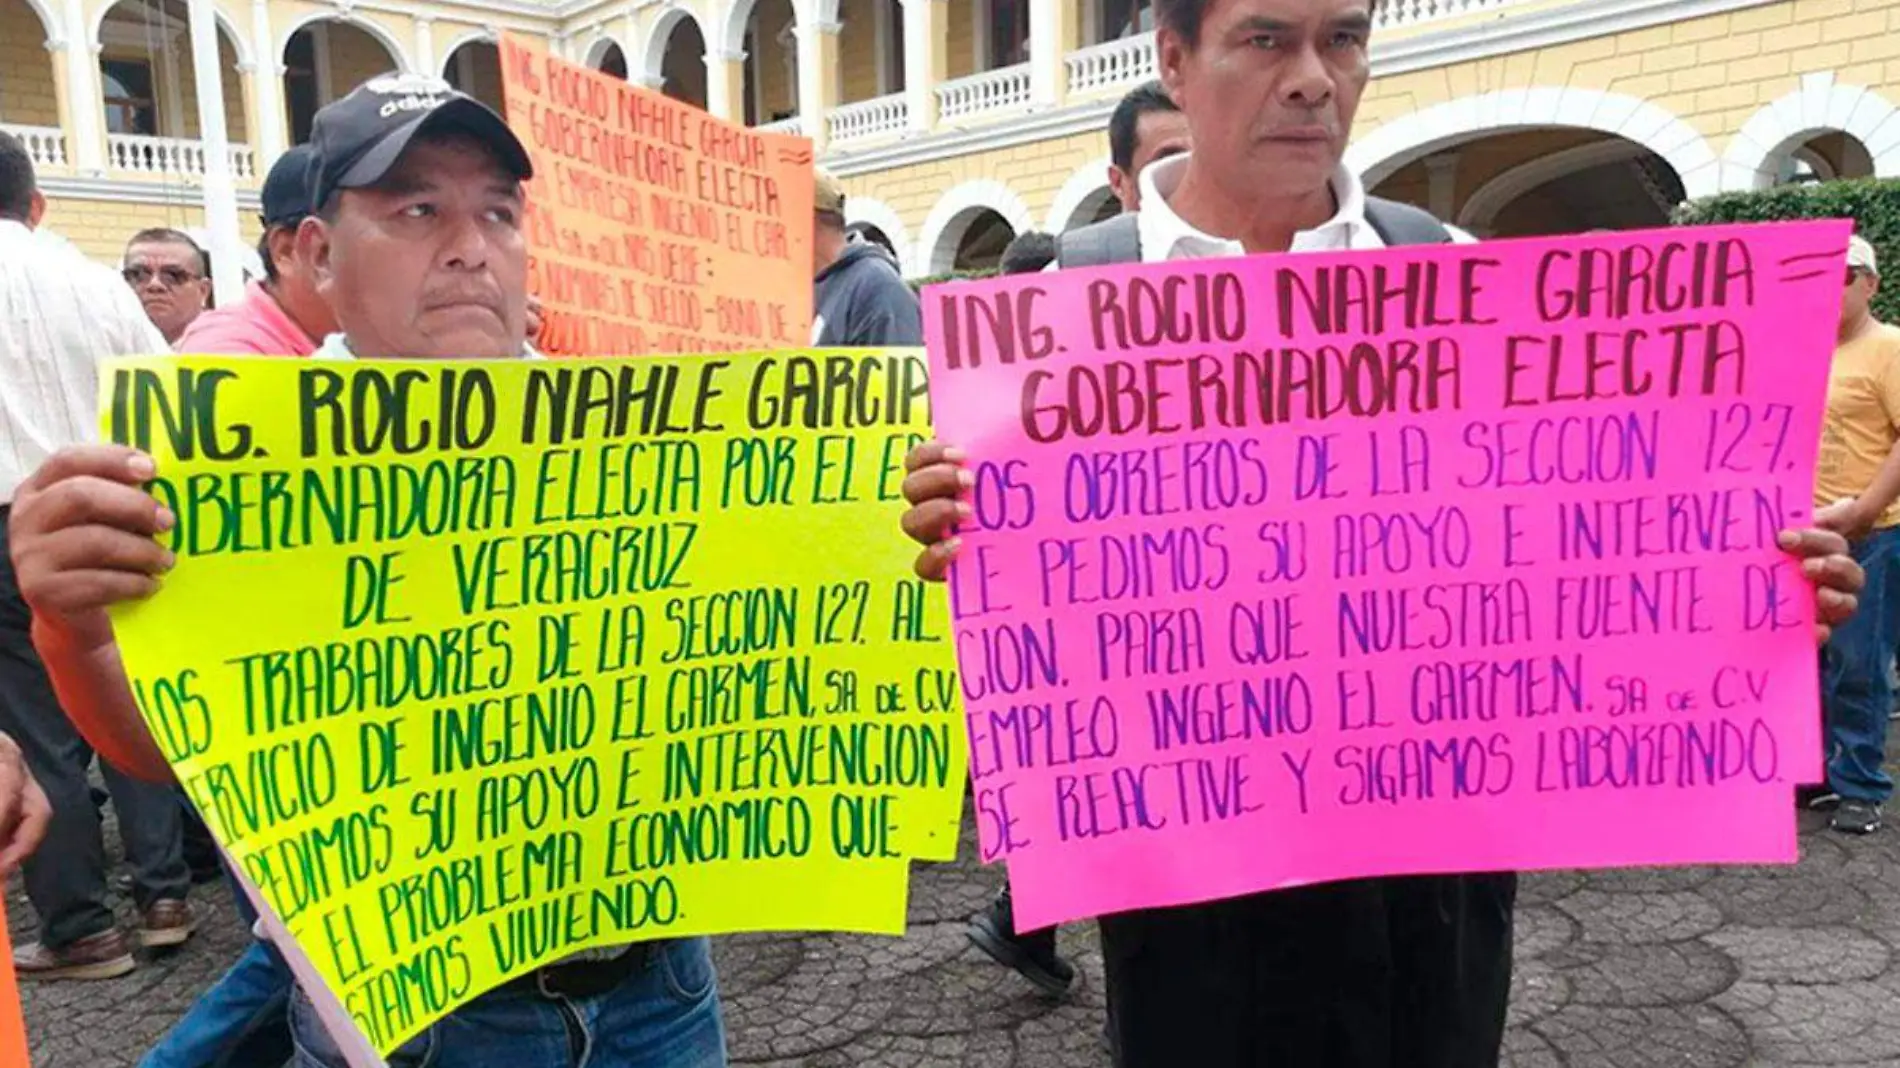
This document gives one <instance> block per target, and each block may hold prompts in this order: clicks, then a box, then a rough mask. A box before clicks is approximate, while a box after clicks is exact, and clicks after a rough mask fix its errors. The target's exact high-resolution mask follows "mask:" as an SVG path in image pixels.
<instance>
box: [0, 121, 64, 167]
mask: <svg viewBox="0 0 1900 1068" xmlns="http://www.w3.org/2000/svg"><path fill="white" fill-rule="evenodd" d="M0 130H5V131H6V132H8V133H10V134H12V135H13V136H15V137H17V138H19V139H20V143H21V144H23V145H25V146H26V154H27V156H29V157H30V158H31V159H32V160H33V166H35V167H64V166H65V165H66V135H65V134H64V133H63V132H61V131H60V129H59V127H57V126H15V125H13V124H12V123H0Z"/></svg>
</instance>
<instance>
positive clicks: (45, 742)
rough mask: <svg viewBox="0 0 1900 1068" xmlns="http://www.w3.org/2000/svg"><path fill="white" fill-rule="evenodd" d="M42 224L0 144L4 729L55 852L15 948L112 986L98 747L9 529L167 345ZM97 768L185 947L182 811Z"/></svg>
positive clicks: (126, 963)
mask: <svg viewBox="0 0 1900 1068" xmlns="http://www.w3.org/2000/svg"><path fill="white" fill-rule="evenodd" d="M45 213H46V199H45V197H43V196H42V195H41V194H40V191H39V188H38V184H37V181H36V178H35V175H34V173H33V161H32V158H31V157H30V156H28V155H27V151H26V148H25V146H24V145H22V144H21V143H20V141H19V140H18V139H17V138H15V137H13V136H12V135H10V134H6V133H0V730H3V731H5V732H6V733H7V734H8V735H9V736H11V738H12V741H13V743H14V744H17V745H18V747H19V749H20V750H21V752H22V753H23V754H24V759H25V762H26V767H27V768H28V769H30V770H31V772H32V774H33V777H34V778H35V779H36V780H38V783H39V785H40V786H41V787H42V789H43V791H44V794H45V796H46V798H47V800H48V802H49V803H50V805H51V810H52V816H51V823H50V824H49V827H48V834H49V838H48V842H47V845H46V846H45V847H44V848H42V849H41V850H40V851H39V852H38V853H36V854H35V855H34V856H33V858H32V859H30V860H28V861H27V862H26V864H25V874H26V896H27V899H28V900H29V901H31V902H32V903H33V908H34V909H35V910H36V911H37V912H38V913H39V917H40V937H39V940H38V941H36V942H30V943H27V944H25V945H22V946H19V947H18V948H17V949H16V950H15V952H14V957H13V963H14V967H15V968H16V969H17V970H18V972H19V974H20V976H21V977H22V978H26V979H109V978H113V977H115V976H120V975H124V974H125V973H127V972H129V971H131V970H132V969H133V968H134V967H136V962H135V961H134V960H133V957H132V943H131V940H130V939H128V938H127V937H126V936H125V933H124V932H123V931H121V930H120V929H119V922H118V917H117V916H116V915H115V914H114V912H113V909H112V905H111V903H110V902H109V901H108V900H107V885H106V854H105V841H104V838H103V835H102V832H101V829H100V823H99V809H98V807H97V806H96V805H95V804H94V802H93V798H92V791H91V788H90V787H89V786H88V785H87V780H86V772H87V768H88V767H89V766H90V765H91V763H92V750H91V749H90V748H89V747H88V746H87V745H86V743H85V742H84V741H83V740H82V739H81V738H80V736H79V734H77V733H76V732H75V731H74V730H73V725H72V723H71V722H69V721H68V720H67V718H66V715H65V713H64V712H62V711H61V709H60V703H59V700H58V698H57V697H56V696H55V695H54V691H53V687H52V684H51V682H50V681H49V679H48V677H47V672H46V668H45V666H44V665H43V664H42V663H41V661H40V657H39V654H38V653H37V652H36V651H35V648H34V645H33V639H32V627H33V623H34V616H33V612H32V610H31V609H30V608H29V607H28V606H27V602H26V601H25V599H24V598H23V597H22V595H21V586H20V583H19V581H18V579H17V577H16V575H15V572H14V565H13V561H12V558H11V556H10V555H9V550H10V549H11V548H13V546H12V545H11V543H10V538H9V536H8V533H7V527H8V525H9V524H8V521H9V520H10V519H11V517H12V514H13V511H14V504H15V503H16V500H17V498H18V496H19V493H20V487H21V486H22V485H23V484H24V483H25V482H26V480H27V479H28V478H30V477H31V476H32V474H33V472H34V471H35V470H36V469H38V468H39V466H40V465H41V464H43V463H45V462H46V461H47V459H48V458H50V457H51V456H53V455H54V454H55V453H56V452H57V451H58V450H59V449H61V448H65V447H68V446H72V445H76V444H79V443H81V442H86V441H91V440H94V439H95V438H96V437H97V436H98V435H97V431H96V426H97V422H98V408H97V397H98V391H99V365H100V363H101V362H103V361H105V360H108V359H111V358H112V357H115V356H134V355H142V354H151V353H162V352H165V351H166V346H165V339H164V338H163V337H161V336H160V335H159V332H158V331H157V330H155V329H153V326H152V324H151V322H150V321H149V320H148V319H147V318H146V313H145V312H144V311H143V310H142V309H141V308H140V306H139V301H138V299H137V298H136V297H134V296H133V294H132V291H131V290H129V289H127V288H126V286H125V283H124V282H123V281H121V280H120V279H119V278H117V277H115V276H114V275H113V273H112V271H111V270H109V269H107V268H105V267H101V266H99V265H98V264H95V263H93V262H92V261H90V260H88V259H86V257H85V256H83V255H81V254H80V252H79V250H78V249H75V248H74V247H73V246H72V245H70V244H68V243H66V242H65V241H63V240H61V239H60V238H58V237H57V236H55V235H53V234H52V233H50V232H48V231H46V230H44V229H42V228H40V221H41V219H42V218H43V217H44V216H45ZM102 770H103V771H104V775H105V782H106V788H107V790H108V792H109V794H110V796H111V798H112V803H113V805H114V807H115V808H116V809H117V810H118V816H119V834H120V837H121V838H122V839H123V840H124V842H125V850H126V854H127V857H128V858H129V859H130V860H131V866H132V897H133V900H134V901H135V902H136V903H137V905H138V907H139V929H138V940H139V942H140V943H141V944H143V945H146V946H175V945H178V944H180V943H182V942H184V941H185V940H186V939H188V938H190V937H191V933H192V928H193V923H192V917H191V908H190V906H189V905H187V904H186V897H187V895H188V893H189V891H190V886H191V880H190V874H189V872H188V871H187V869H186V867H185V861H184V858H183V856H182V844H181V836H180V827H179V816H180V812H179V808H178V805H177V803H176V801H175V800H174V799H173V797H172V795H171V793H170V792H169V791H168V790H166V789H165V788H163V787H159V786H153V785H150V784H148V783H143V782H140V781H138V780H136V779H132V778H128V777H126V776H125V775H122V774H120V773H119V771H118V770H117V769H115V768H113V767H110V766H107V767H105V768H103V769H102Z"/></svg>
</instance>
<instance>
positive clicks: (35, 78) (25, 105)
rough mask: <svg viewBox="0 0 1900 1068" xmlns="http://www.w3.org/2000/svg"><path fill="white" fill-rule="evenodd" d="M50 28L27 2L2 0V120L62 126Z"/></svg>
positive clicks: (0, 47)
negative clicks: (49, 43)
mask: <svg viewBox="0 0 1900 1068" xmlns="http://www.w3.org/2000/svg"><path fill="white" fill-rule="evenodd" d="M46 38H47V32H46V27H45V26H43V25H41V24H40V17H39V15H38V14H37V13H36V12H35V11H34V10H33V9H32V8H30V7H28V6H26V0H0V121H4V122H11V123H18V124H19V125H22V126H58V125H59V101H58V98H57V97H55V96H54V94H53V74H54V71H53V62H52V61H53V55H52V53H50V52H48V51H47V50H46Z"/></svg>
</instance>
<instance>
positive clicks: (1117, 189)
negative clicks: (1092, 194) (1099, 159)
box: [1108, 82, 1192, 211]
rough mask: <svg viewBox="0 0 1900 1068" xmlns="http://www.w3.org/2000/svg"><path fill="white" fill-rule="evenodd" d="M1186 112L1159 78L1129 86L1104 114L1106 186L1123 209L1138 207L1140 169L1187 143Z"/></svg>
mask: <svg viewBox="0 0 1900 1068" xmlns="http://www.w3.org/2000/svg"><path fill="white" fill-rule="evenodd" d="M1191 143H1192V142H1191V138H1190V137H1189V135H1188V121H1187V116H1186V115H1183V114H1182V113H1181V109H1180V108H1179V107H1176V106H1175V103H1174V99H1173V98H1172V97H1170V96H1168V91H1167V90H1166V89H1165V88H1163V87H1162V85H1161V83H1160V82H1143V83H1142V84H1140V85H1137V86H1135V87H1134V88H1133V89H1130V90H1129V91H1128V92H1127V94H1126V95H1124V96H1123V97H1122V98H1121V102H1120V103H1118V104H1116V105H1115V110H1114V112H1113V113H1112V114H1110V115H1109V117H1108V161H1109V162H1108V187H1109V189H1110V190H1112V191H1114V193H1115V199H1116V200H1119V201H1121V205H1122V210H1123V211H1140V210H1141V172H1142V171H1144V170H1146V169H1147V167H1148V165H1149V164H1150V163H1153V162H1155V161H1156V160H1163V159H1167V158H1169V157H1171V156H1178V155H1180V154H1181V153H1183V152H1186V151H1187V150H1188V147H1189V145H1190V144H1191Z"/></svg>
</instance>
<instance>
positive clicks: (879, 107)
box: [828, 93, 910, 141]
mask: <svg viewBox="0 0 1900 1068" xmlns="http://www.w3.org/2000/svg"><path fill="white" fill-rule="evenodd" d="M828 120H829V122H830V124H831V139H832V140H833V141H857V140H861V139H863V138H866V137H877V136H879V135H882V134H899V133H903V132H904V127H905V126H906V125H907V124H908V123H909V121H910V107H909V105H907V104H906V103H905V102H904V94H902V93H892V94H891V95H889V96H877V97H872V98H871V99H869V100H860V101H858V102H857V103H855V104H846V105H844V106H842V107H838V108H834V109H832V112H831V114H830V115H829V116H828Z"/></svg>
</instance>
